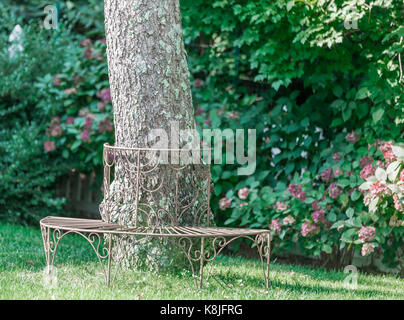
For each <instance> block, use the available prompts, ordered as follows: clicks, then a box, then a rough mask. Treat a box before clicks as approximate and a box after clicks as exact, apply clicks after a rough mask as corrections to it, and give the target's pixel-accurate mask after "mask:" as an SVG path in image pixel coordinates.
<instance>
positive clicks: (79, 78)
mask: <svg viewBox="0 0 404 320" xmlns="http://www.w3.org/2000/svg"><path fill="white" fill-rule="evenodd" d="M83 80H84V78H83V77H81V76H79V75H78V74H76V75H75V76H74V77H73V81H74V84H78V83H80V82H82V81H83Z"/></svg>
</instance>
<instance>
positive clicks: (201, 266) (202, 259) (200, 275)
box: [199, 237, 205, 289]
mask: <svg viewBox="0 0 404 320" xmlns="http://www.w3.org/2000/svg"><path fill="white" fill-rule="evenodd" d="M204 245H205V238H203V237H202V238H201V258H200V268H199V289H202V286H203V265H204V255H205V252H204Z"/></svg>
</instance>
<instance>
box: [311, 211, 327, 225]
mask: <svg viewBox="0 0 404 320" xmlns="http://www.w3.org/2000/svg"><path fill="white" fill-rule="evenodd" d="M311 218H312V219H313V221H314V222H315V223H319V222H324V221H325V220H326V219H325V211H324V210H323V209H319V210H316V211H314V212H313V213H312V214H311Z"/></svg>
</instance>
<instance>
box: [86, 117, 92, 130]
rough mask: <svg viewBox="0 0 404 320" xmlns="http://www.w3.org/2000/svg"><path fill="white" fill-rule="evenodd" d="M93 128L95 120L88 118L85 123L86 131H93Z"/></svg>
mask: <svg viewBox="0 0 404 320" xmlns="http://www.w3.org/2000/svg"><path fill="white" fill-rule="evenodd" d="M92 126H93V119H92V118H90V117H86V119H85V122H84V129H87V130H91V127H92Z"/></svg>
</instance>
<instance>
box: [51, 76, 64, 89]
mask: <svg viewBox="0 0 404 320" xmlns="http://www.w3.org/2000/svg"><path fill="white" fill-rule="evenodd" d="M53 85H54V86H56V87H60V86H61V85H62V79H60V78H59V77H58V76H54V77H53Z"/></svg>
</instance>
